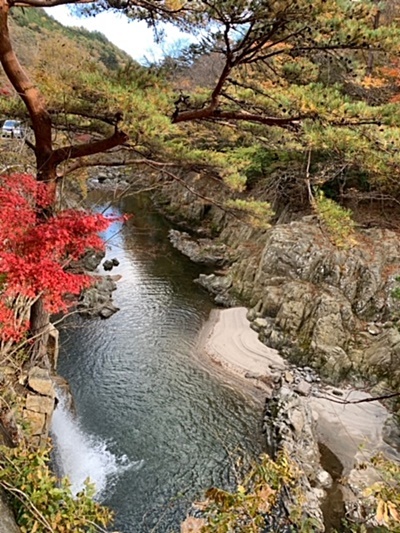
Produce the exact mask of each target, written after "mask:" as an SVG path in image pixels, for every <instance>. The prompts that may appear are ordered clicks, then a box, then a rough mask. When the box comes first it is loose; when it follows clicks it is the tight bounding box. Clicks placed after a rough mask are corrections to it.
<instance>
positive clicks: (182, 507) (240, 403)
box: [55, 198, 262, 533]
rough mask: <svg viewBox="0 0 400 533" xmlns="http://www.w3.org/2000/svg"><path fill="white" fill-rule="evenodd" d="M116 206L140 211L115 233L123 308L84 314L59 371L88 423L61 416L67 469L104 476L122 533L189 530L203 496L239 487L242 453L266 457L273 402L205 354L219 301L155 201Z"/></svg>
mask: <svg viewBox="0 0 400 533" xmlns="http://www.w3.org/2000/svg"><path fill="white" fill-rule="evenodd" d="M113 210H114V212H116V211H118V210H120V212H125V213H133V214H134V216H133V217H132V218H131V219H130V220H129V222H128V223H127V224H126V226H125V227H124V228H121V227H120V226H118V224H115V225H114V226H113V228H111V229H110V230H109V231H108V234H107V235H106V237H107V238H108V239H110V240H109V242H108V246H109V250H108V254H107V255H108V257H117V258H118V260H119V261H120V266H119V267H118V268H117V269H115V271H114V272H113V273H115V274H121V275H122V279H121V281H119V283H118V290H117V292H116V294H115V301H116V304H117V305H118V306H119V307H120V309H121V310H120V312H119V313H117V314H116V315H114V316H113V317H111V318H110V319H108V320H104V321H103V320H100V319H93V320H81V319H77V320H75V321H74V323H73V324H72V326H73V327H71V324H70V325H69V326H70V327H69V329H68V330H64V331H63V333H62V353H61V356H60V362H59V372H60V373H61V374H62V375H63V376H64V377H66V378H67V379H68V380H69V381H70V384H71V388H72V391H73V395H74V398H75V403H76V410H77V417H78V418H77V420H75V421H72V426H71V424H70V422H71V420H70V418H69V416H68V414H66V413H65V412H64V413H63V412H62V410H60V411H59V413H58V415H57V418H56V421H55V424H56V423H58V429H55V434H56V438H57V441H58V443H59V444H58V455H59V462H60V466H61V467H62V468H63V469H64V471H66V472H67V473H68V474H69V475H70V477H71V479H72V481H73V482H74V480H75V482H76V483H79V479H78V476H80V478H82V479H83V478H84V477H86V475H90V476H91V477H93V478H94V479H97V480H99V481H98V483H99V484H100V485H101V486H100V488H99V489H100V490H101V494H100V497H101V498H102V499H103V501H105V502H106V503H107V504H109V505H110V506H111V507H112V508H113V509H114V510H115V512H116V522H115V528H116V529H118V530H120V531H121V532H123V533H136V532H137V533H149V532H151V531H154V532H172V531H179V521H180V520H181V519H182V518H184V516H185V514H186V512H187V509H188V508H189V506H190V502H191V501H192V499H194V498H196V497H199V496H201V492H202V490H204V489H206V488H207V487H210V486H211V485H220V486H221V485H225V486H229V485H232V484H233V483H235V468H233V463H234V462H235V460H236V458H237V456H238V454H239V455H240V450H243V449H245V450H246V451H247V452H248V453H249V454H250V455H253V457H254V456H256V455H257V454H258V453H259V452H260V451H261V448H262V444H261V442H262V439H261V435H260V420H261V408H262V406H261V404H260V403H257V402H255V401H254V400H253V399H251V398H250V396H247V395H245V394H244V393H242V392H236V391H235V387H233V386H232V385H230V384H229V383H227V382H225V380H224V379H223V378H221V376H220V375H218V374H217V373H216V372H215V370H214V369H213V366H212V365H211V364H210V363H209V362H208V361H207V359H206V358H205V357H204V356H203V357H201V354H199V353H198V350H196V341H197V337H198V334H199V331H200V330H201V328H202V325H203V324H204V322H205V320H206V319H207V317H208V314H209V312H210V310H211V308H212V303H211V300H210V299H209V296H208V295H207V294H206V293H204V292H203V291H202V290H201V289H200V288H198V287H197V286H196V285H195V284H194V283H193V278H195V277H196V276H197V275H198V273H199V272H200V270H199V269H198V268H197V267H196V266H195V265H193V264H191V263H190V262H189V261H188V260H186V258H184V257H183V256H181V254H179V253H178V252H176V251H175V250H173V249H172V247H171V246H170V244H169V242H168V239H167V231H168V227H167V225H166V224H165V223H163V222H162V220H161V219H160V218H159V217H158V216H157V215H156V214H155V213H154V212H153V210H152V207H151V204H150V203H149V202H148V200H147V199H145V198H139V199H138V198H135V199H125V200H123V201H121V202H119V205H114V206H113ZM236 390H237V387H236ZM66 418H68V421H67V420H66ZM69 424H70V425H69ZM64 448H65V449H64ZM71 448H72V450H71Z"/></svg>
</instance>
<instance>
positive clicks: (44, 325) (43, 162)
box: [0, 0, 128, 361]
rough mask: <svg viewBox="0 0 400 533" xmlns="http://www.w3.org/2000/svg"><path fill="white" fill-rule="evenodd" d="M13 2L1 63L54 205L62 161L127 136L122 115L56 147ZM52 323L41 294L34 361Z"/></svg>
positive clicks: (1, 9)
mask: <svg viewBox="0 0 400 533" xmlns="http://www.w3.org/2000/svg"><path fill="white" fill-rule="evenodd" d="M13 5H14V2H13V0H0V64H1V65H2V67H3V69H4V72H5V73H6V75H7V77H8V79H9V80H10V82H11V84H12V85H13V87H14V89H15V91H16V92H17V93H18V95H19V96H20V98H21V99H22V101H23V102H24V104H25V106H26V109H27V111H28V113H29V116H30V119H31V123H32V129H33V131H34V135H35V143H34V145H31V144H30V145H29V146H30V147H31V148H32V149H33V150H34V153H35V157H36V169H37V175H36V177H37V180H38V181H40V182H42V183H45V184H46V186H47V189H48V192H49V193H50V198H52V200H53V205H54V203H55V200H56V192H57V167H58V165H59V164H60V163H62V162H63V161H66V160H69V159H77V158H81V157H86V156H90V155H94V154H97V153H101V152H105V151H107V150H109V149H111V148H114V147H116V146H121V145H123V144H124V143H125V142H126V141H127V140H128V136H127V135H126V134H125V133H124V132H122V131H119V130H118V120H119V119H116V121H115V129H114V132H113V134H112V135H110V136H109V137H106V138H104V139H102V140H99V141H95V142H91V143H87V144H80V145H71V146H65V147H61V148H57V149H54V147H53V143H52V120H51V116H50V114H49V112H48V109H47V106H46V101H45V99H44V97H43V95H42V94H41V92H40V90H39V89H38V88H37V87H36V85H35V83H34V82H32V81H31V80H30V78H29V76H28V74H27V73H26V71H25V69H24V68H23V67H22V65H21V63H20V62H19V60H18V58H17V56H16V54H15V52H14V49H13V46H12V41H11V37H10V32H9V27H8V16H9V12H10V9H11V8H12V6H13ZM31 5H32V7H33V8H34V7H37V6H38V5H39V4H37V3H35V2H32V4H31ZM27 6H29V2H27ZM51 215H52V207H50V208H46V210H43V211H42V212H39V214H38V216H39V217H48V216H51ZM49 324H50V317H49V314H48V313H47V312H46V310H45V308H44V306H43V301H42V299H40V298H39V299H38V300H37V302H36V303H35V304H34V305H33V306H32V309H31V316H30V334H31V336H32V338H33V339H34V340H35V342H34V345H33V355H32V360H33V361H38V360H39V359H40V360H42V359H43V358H44V357H45V356H46V350H47V341H48V330H49Z"/></svg>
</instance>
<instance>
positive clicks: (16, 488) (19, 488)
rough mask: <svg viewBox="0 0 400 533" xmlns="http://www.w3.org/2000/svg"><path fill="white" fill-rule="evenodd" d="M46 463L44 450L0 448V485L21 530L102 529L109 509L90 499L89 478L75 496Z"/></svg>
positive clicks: (90, 532)
mask: <svg viewBox="0 0 400 533" xmlns="http://www.w3.org/2000/svg"><path fill="white" fill-rule="evenodd" d="M48 463H49V452H48V451H46V450H42V449H41V450H35V451H33V450H31V449H29V448H28V447H25V446H19V447H17V448H7V447H4V446H1V447H0V487H2V488H3V489H4V490H5V491H6V492H7V494H8V496H9V499H10V502H11V505H12V508H13V510H14V514H15V517H16V520H17V524H18V525H19V527H20V529H21V532H22V533H69V532H73V533H95V532H98V531H104V532H105V527H106V526H107V525H108V524H109V523H110V522H111V519H112V512H111V511H110V510H109V509H107V508H106V507H104V506H102V505H100V504H99V503H97V502H95V501H94V500H93V495H94V487H93V485H91V484H90V483H89V481H88V482H87V483H86V485H85V488H84V490H83V491H82V492H80V493H79V494H77V496H76V497H74V496H73V495H72V492H71V490H70V484H69V482H68V480H67V478H63V479H61V480H60V479H57V477H56V476H55V475H54V474H53V473H52V472H51V470H50V468H49V464H48Z"/></svg>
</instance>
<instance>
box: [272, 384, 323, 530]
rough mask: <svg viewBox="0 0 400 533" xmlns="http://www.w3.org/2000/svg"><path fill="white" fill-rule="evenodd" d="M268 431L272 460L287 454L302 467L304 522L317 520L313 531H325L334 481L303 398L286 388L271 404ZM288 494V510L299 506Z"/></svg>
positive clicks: (301, 491)
mask: <svg viewBox="0 0 400 533" xmlns="http://www.w3.org/2000/svg"><path fill="white" fill-rule="evenodd" d="M264 431H265V434H266V437H267V443H268V447H269V449H270V453H271V454H272V457H275V455H276V453H277V452H278V451H279V450H284V451H285V452H286V454H287V455H288V456H289V457H290V458H291V460H292V461H293V462H294V464H296V465H297V466H298V467H299V472H301V473H299V477H298V479H297V480H296V487H297V489H298V490H299V492H300V494H301V495H302V497H303V498H304V503H303V506H302V513H303V516H304V518H311V519H313V523H314V526H313V527H314V528H313V531H315V532H316V533H317V532H319V531H320V532H322V531H325V527H324V518H323V514H322V510H321V502H322V500H323V499H324V498H325V497H326V493H325V490H324V489H326V488H328V487H329V486H330V484H331V483H332V480H331V477H330V475H329V474H328V472H326V471H325V470H323V469H322V467H321V465H320V454H319V449H318V442H317V440H316V437H315V433H314V419H313V415H312V411H311V409H310V408H309V406H308V405H307V403H306V402H304V401H303V400H302V399H301V398H299V396H297V395H296V394H294V393H293V392H292V391H291V390H290V389H288V388H286V387H282V388H281V389H280V390H279V392H278V393H277V394H276V395H275V397H274V398H272V399H270V400H267V404H266V409H265V416H264ZM294 497H295V495H294V494H293V493H289V492H287V493H286V495H285V498H286V501H284V502H282V504H283V507H284V508H285V509H292V508H294V507H296V506H298V505H299V503H298V502H297V501H295V500H294V499H293V498H294Z"/></svg>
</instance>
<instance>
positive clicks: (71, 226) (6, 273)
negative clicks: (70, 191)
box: [0, 174, 112, 341]
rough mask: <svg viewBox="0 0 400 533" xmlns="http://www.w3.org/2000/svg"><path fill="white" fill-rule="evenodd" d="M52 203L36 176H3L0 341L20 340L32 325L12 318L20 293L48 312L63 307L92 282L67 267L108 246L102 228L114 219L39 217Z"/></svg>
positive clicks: (66, 214)
mask: <svg viewBox="0 0 400 533" xmlns="http://www.w3.org/2000/svg"><path fill="white" fill-rule="evenodd" d="M49 203H50V198H49V196H48V194H47V190H46V187H45V185H43V184H41V183H39V182H37V181H36V180H35V178H34V177H33V176H30V175H28V174H13V175H10V176H0V340H3V341H6V340H9V339H14V340H19V338H20V337H21V335H23V334H24V333H25V332H26V330H27V328H28V324H27V323H26V321H24V322H23V323H22V324H19V322H18V321H16V320H15V319H14V318H15V316H14V315H13V312H14V311H13V302H14V301H15V298H16V297H17V296H23V297H25V298H27V299H29V300H31V301H32V300H33V299H35V298H36V297H38V296H39V295H40V296H41V297H42V298H43V302H44V305H45V307H46V309H47V310H48V311H49V312H50V313H54V312H58V311H62V310H65V309H66V307H67V304H66V301H65V296H66V295H69V294H79V293H80V291H81V290H82V289H83V288H84V287H86V286H88V285H89V284H90V277H89V276H85V275H83V274H74V273H72V272H68V271H66V270H65V268H66V267H67V266H68V265H69V263H70V262H71V261H75V260H76V259H79V258H80V257H81V256H82V255H83V254H84V253H85V252H86V251H87V250H88V249H89V248H95V249H102V248H103V247H104V243H103V241H102V239H101V238H100V237H99V235H98V232H100V231H104V230H105V229H106V228H107V227H108V226H109V224H110V221H111V220H112V219H111V220H110V219H109V218H106V217H105V216H103V215H100V214H93V213H88V212H85V211H75V210H66V211H62V212H60V213H58V214H57V215H55V216H50V217H47V218H45V217H43V216H40V215H41V214H42V213H43V208H45V207H48V206H49ZM17 323H18V325H16V324H17Z"/></svg>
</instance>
